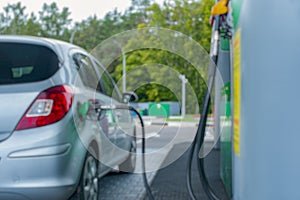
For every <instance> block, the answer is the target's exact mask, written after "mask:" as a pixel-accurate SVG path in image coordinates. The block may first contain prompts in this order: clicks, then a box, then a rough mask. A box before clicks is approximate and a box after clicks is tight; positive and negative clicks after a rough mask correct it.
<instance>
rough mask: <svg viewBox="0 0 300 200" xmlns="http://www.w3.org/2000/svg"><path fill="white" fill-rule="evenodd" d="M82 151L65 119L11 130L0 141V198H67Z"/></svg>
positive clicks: (79, 172)
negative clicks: (35, 126) (10, 132)
mask: <svg viewBox="0 0 300 200" xmlns="http://www.w3.org/2000/svg"><path fill="white" fill-rule="evenodd" d="M85 154H86V150H85V148H84V146H83V145H82V143H81V141H80V139H79V137H78V135H77V132H76V129H75V128H74V125H73V124H72V123H69V122H67V120H62V121H61V122H58V123H56V124H53V125H50V126H45V127H41V128H36V129H28V130H24V131H16V132H14V133H13V134H12V135H11V136H10V138H8V139H7V140H5V141H3V142H0V199H21V200H23V199H24V200H25V199H26V200H28V199H30V200H32V199H68V198H69V197H70V196H71V195H72V193H73V192H74V191H75V189H76V186H77V184H78V182H79V179H80V175H81V169H82V165H83V162H84V157H85Z"/></svg>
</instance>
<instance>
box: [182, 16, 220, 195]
mask: <svg viewBox="0 0 300 200" xmlns="http://www.w3.org/2000/svg"><path fill="white" fill-rule="evenodd" d="M218 27H219V16H217V17H216V20H215V22H214V26H213V31H212V44H211V50H210V51H211V58H210V63H209V78H208V84H207V88H206V94H205V96H204V101H203V105H202V112H201V118H200V122H199V126H198V129H197V133H196V136H195V139H194V141H193V143H192V146H191V149H190V152H189V156H188V163H187V170H186V185H187V190H188V193H189V196H190V198H191V199H192V200H197V198H196V196H195V193H194V191H193V187H192V178H191V177H192V173H191V171H192V163H193V158H194V155H195V154H198V153H199V152H200V149H201V147H203V144H204V136H205V128H206V121H207V115H208V110H209V105H210V100H211V99H210V95H211V91H212V89H213V85H214V79H215V74H216V69H217V67H216V64H217V61H218V48H219V35H218ZM196 158H197V159H196V160H197V168H198V173H199V177H200V181H201V184H202V187H203V190H204V191H205V193H206V195H207V196H208V198H209V199H210V200H219V199H220V198H218V197H217V195H216V194H215V192H214V191H213V189H212V188H211V186H210V184H209V182H208V179H207V176H206V173H205V169H204V158H203V157H199V156H198V155H197V156H196Z"/></svg>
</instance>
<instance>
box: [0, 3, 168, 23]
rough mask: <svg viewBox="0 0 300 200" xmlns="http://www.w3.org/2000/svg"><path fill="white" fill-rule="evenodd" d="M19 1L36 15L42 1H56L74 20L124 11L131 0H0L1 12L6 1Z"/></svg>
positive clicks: (27, 10)
mask: <svg viewBox="0 0 300 200" xmlns="http://www.w3.org/2000/svg"><path fill="white" fill-rule="evenodd" d="M19 1H20V2H21V4H22V5H23V6H26V10H25V12H26V13H28V14H29V13H31V12H34V13H35V14H36V15H38V11H40V10H41V9H42V6H43V4H44V3H47V4H50V3H52V2H56V4H57V5H58V7H59V8H60V9H62V8H63V7H68V8H69V10H70V11H71V18H72V19H73V20H74V21H81V20H84V19H87V18H88V17H89V16H92V15H94V14H96V15H97V16H98V17H99V18H103V17H104V15H105V14H106V13H108V12H109V11H112V10H114V9H115V8H118V10H119V11H121V12H124V11H125V10H126V9H127V8H128V7H129V6H130V4H131V0H83V1H80V0H59V1H58V0H52V1H45V0H0V9H1V12H3V7H5V6H6V5H7V4H8V3H9V4H13V3H17V2H19ZM156 2H162V0H156Z"/></svg>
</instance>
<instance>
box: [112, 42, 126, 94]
mask: <svg viewBox="0 0 300 200" xmlns="http://www.w3.org/2000/svg"><path fill="white" fill-rule="evenodd" d="M114 43H115V44H116V45H118V47H119V48H120V49H121V53H122V58H123V61H122V65H123V66H122V90H123V93H124V92H126V54H125V52H124V49H123V47H121V46H120V44H119V43H118V42H117V41H116V40H114Z"/></svg>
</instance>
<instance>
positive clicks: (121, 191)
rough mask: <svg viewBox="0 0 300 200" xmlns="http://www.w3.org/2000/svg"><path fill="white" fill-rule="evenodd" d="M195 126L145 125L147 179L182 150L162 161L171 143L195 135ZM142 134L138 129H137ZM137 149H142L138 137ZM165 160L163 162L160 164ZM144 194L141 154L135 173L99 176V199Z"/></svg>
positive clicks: (138, 196)
mask: <svg viewBox="0 0 300 200" xmlns="http://www.w3.org/2000/svg"><path fill="white" fill-rule="evenodd" d="M195 133H196V127H194V126H193V127H181V128H180V127H168V126H153V125H152V126H146V170H147V172H148V173H147V176H148V179H149V182H150V183H151V181H152V180H153V178H154V176H155V173H156V171H157V170H158V169H160V168H161V167H165V166H167V165H168V163H170V164H171V163H172V162H173V161H175V160H176V159H178V158H179V157H180V156H181V155H182V154H183V153H184V152H185V150H182V152H179V153H177V154H176V155H172V158H173V159H171V160H170V162H168V163H167V164H166V163H165V162H164V160H165V158H166V156H167V155H168V154H169V153H170V150H171V149H172V147H173V145H175V144H177V143H182V142H191V141H192V140H193V138H194V136H195ZM137 136H138V137H141V131H140V130H138V131H137ZM137 142H138V149H137V152H141V139H138V140H137ZM162 163H164V165H165V166H161V165H162ZM144 196H145V189H144V187H143V181H142V175H141V155H138V157H137V167H136V173H134V174H126V173H117V172H114V173H110V174H108V175H106V176H105V177H103V178H102V179H101V180H100V200H108V199H109V200H114V199H116V200H117V199H118V200H120V199H122V200H123V199H125V200H126V199H128V200H135V199H137V200H139V199H143V198H144Z"/></svg>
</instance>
